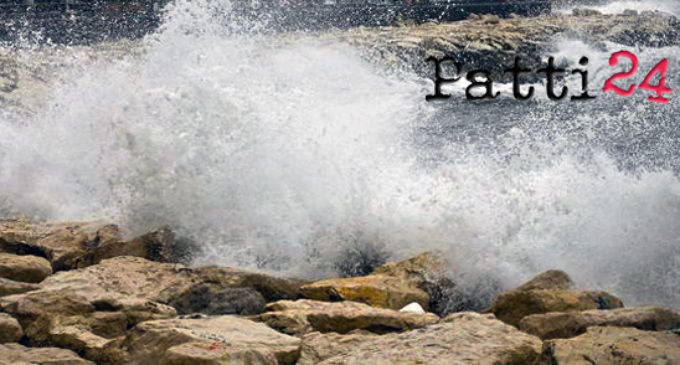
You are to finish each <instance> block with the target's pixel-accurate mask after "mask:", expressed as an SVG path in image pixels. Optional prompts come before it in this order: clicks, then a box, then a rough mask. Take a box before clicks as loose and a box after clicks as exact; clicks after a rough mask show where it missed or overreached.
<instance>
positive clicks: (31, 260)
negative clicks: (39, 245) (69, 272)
mask: <svg viewBox="0 0 680 365" xmlns="http://www.w3.org/2000/svg"><path fill="white" fill-rule="evenodd" d="M50 275H52V266H51V265H50V262H49V261H47V260H45V259H44V258H42V257H38V256H32V255H25V256H18V255H13V254H9V253H3V252H0V278H5V279H10V280H14V281H19V282H24V283H39V282H41V281H43V280H44V279H45V278H46V277H48V276H50Z"/></svg>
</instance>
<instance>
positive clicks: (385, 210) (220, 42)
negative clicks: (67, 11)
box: [0, 0, 680, 308]
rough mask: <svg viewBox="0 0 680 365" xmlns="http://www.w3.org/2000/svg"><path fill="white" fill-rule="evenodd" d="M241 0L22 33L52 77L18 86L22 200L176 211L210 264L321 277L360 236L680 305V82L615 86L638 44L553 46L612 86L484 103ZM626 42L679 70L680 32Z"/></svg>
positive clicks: (472, 282) (22, 52)
mask: <svg viewBox="0 0 680 365" xmlns="http://www.w3.org/2000/svg"><path fill="white" fill-rule="evenodd" d="M650 3H651V2H650ZM650 3H646V4H647V5H650ZM655 4H656V2H655ZM669 4H671V5H672V4H674V3H669ZM626 6H628V5H626ZM650 6H651V5H650ZM229 9H230V3H229V2H228V1H227V0H214V1H209V0H200V1H178V2H176V4H175V5H173V6H171V7H170V8H168V9H167V14H166V18H165V20H164V23H163V25H162V26H161V28H160V29H159V30H158V31H156V32H155V33H154V34H150V35H149V36H147V37H146V38H145V39H143V40H142V41H141V42H138V43H131V44H127V43H121V44H115V45H108V46H104V45H101V46H95V47H63V46H52V47H49V46H41V47H37V46H34V45H32V44H30V42H28V43H27V44H15V45H13V47H12V49H9V48H8V47H5V48H3V50H2V52H3V54H5V55H11V57H13V58H14V59H15V60H16V61H17V62H19V63H20V64H22V65H24V68H23V69H25V70H28V71H22V72H28V73H29V74H30V75H32V76H31V77H32V78H30V79H31V80H33V81H31V82H29V83H24V84H19V86H18V87H19V91H18V92H20V94H19V95H22V98H21V99H19V100H14V101H13V102H15V103H19V104H21V103H22V102H25V104H27V106H19V107H17V106H16V105H10V104H8V103H7V102H5V103H4V104H2V105H3V109H4V110H2V112H0V186H1V187H2V189H0V211H1V212H2V213H3V215H17V214H22V215H28V216H31V217H34V218H36V219H58V220H71V219H76V220H80V219H95V218H103V219H110V220H113V221H116V222H119V223H120V224H122V225H123V226H124V227H125V228H126V229H127V230H128V231H129V234H130V235H133V234H136V233H140V232H143V231H145V230H149V229H153V228H155V227H157V226H159V225H170V226H171V227H173V228H174V229H175V230H176V231H177V232H178V233H179V234H180V235H182V236H185V237H188V238H190V239H192V240H193V241H195V242H197V243H198V244H199V245H200V247H201V248H202V251H201V252H200V253H197V258H196V264H197V265H202V264H217V265H233V266H241V267H253V268H259V269H265V270H273V271H279V272H282V273H286V274H291V275H298V276H303V277H308V278H319V277H324V276H327V275H332V274H333V273H334V272H335V269H336V268H335V267H334V263H336V262H337V260H338V258H340V257H343V255H345V254H346V253H347V251H348V250H367V249H372V250H378V251H381V252H384V253H385V254H387V255H389V256H390V257H391V258H394V259H397V258H401V257H404V256H406V255H409V254H414V253H418V252H421V251H424V250H430V249H437V250H440V251H442V252H443V253H444V254H445V255H446V257H447V258H448V259H449V260H450V262H451V267H450V269H451V274H452V275H453V276H454V277H455V278H456V280H457V282H458V283H459V285H460V288H461V289H462V290H463V291H466V294H467V295H470V296H476V295H478V296H488V295H489V294H492V293H495V292H496V291H497V290H500V289H503V288H510V287H512V286H514V285H517V284H519V283H520V282H521V281H523V280H525V279H527V278H528V277H530V276H531V275H534V274H536V273H538V272H540V271H542V270H546V269H562V270H565V271H567V272H568V273H570V274H571V275H572V277H573V278H574V279H575V281H576V282H577V284H578V285H579V286H580V287H582V288H592V289H603V290H609V291H611V292H613V293H615V294H618V295H620V296H622V297H623V299H624V300H625V302H626V303H627V304H646V303H652V304H660V305H667V306H673V307H676V308H677V306H678V303H679V300H678V299H680V245H679V244H680V225H678V220H679V219H680V180H679V178H678V176H679V175H678V174H679V173H680V128H678V124H677V121H678V117H679V116H680V103H678V101H677V97H676V95H677V94H676V93H677V92H679V91H676V92H675V93H673V94H671V95H670V103H669V104H668V105H660V104H655V103H651V102H649V101H647V97H646V95H645V94H644V93H643V92H638V93H637V94H636V95H635V96H633V97H630V98H621V97H618V96H616V95H613V94H612V93H607V94H602V93H601V92H600V90H601V88H602V85H603V84H604V81H605V80H606V79H607V78H608V77H609V76H610V75H611V74H612V71H611V69H610V68H609V65H608V63H607V62H608V59H609V55H610V54H611V53H612V52H615V51H618V50H620V49H621V48H622V46H620V45H617V44H613V43H607V44H597V45H592V44H587V43H585V42H584V41H582V40H579V39H556V40H555V43H554V47H553V50H552V52H550V53H546V55H545V56H546V57H547V56H549V55H553V56H555V57H556V59H557V60H558V62H559V63H560V64H563V65H568V67H569V68H573V67H575V66H576V63H577V62H578V59H579V58H580V56H588V57H589V59H590V65H589V66H588V70H589V72H590V75H591V77H590V89H591V90H592V91H591V92H592V93H593V95H596V96H597V99H596V100H594V101H589V102H580V103H579V102H568V101H565V102H553V101H550V100H548V99H547V97H545V93H544V91H543V90H544V86H543V85H542V84H541V83H538V84H535V85H534V86H535V87H536V88H537V90H536V94H537V96H536V98H535V99H534V100H532V101H528V102H518V101H515V100H514V99H512V98H511V97H509V96H508V95H509V90H511V85H509V84H497V85H496V87H497V88H498V89H499V90H501V91H503V92H504V94H503V96H502V97H500V98H499V99H498V100H495V101H492V102H481V103H472V102H468V101H466V100H465V99H464V96H463V95H464V86H465V85H464V84H463V83H461V84H455V85H453V86H451V87H448V88H447V89H446V90H447V91H449V92H451V93H453V95H454V96H453V98H452V99H451V100H449V101H446V102H443V103H427V102H425V98H424V96H425V95H426V94H428V93H430V92H431V88H432V83H431V82H430V81H429V80H426V79H423V78H421V77H419V76H417V75H416V74H415V73H411V72H409V71H404V68H403V67H398V65H393V64H390V63H385V62H382V61H381V60H375V59H370V58H367V57H366V56H365V55H364V54H363V53H362V51H361V50H360V49H357V48H354V47H352V46H350V45H348V44H345V43H343V42H341V41H332V40H329V39H330V38H329V37H319V36H318V34H315V33H294V34H287V35H280V34H272V33H271V32H267V31H266V30H267V24H266V23H263V22H249V21H241V20H240V19H238V18H237V17H235V16H234V15H232V14H231V13H230V11H229ZM627 49H629V50H632V51H634V52H635V53H636V54H637V56H638V58H639V59H640V70H641V71H640V74H638V77H640V76H643V74H644V73H646V72H647V70H650V69H651V68H652V66H654V65H655V64H656V63H657V62H658V61H659V60H660V59H662V58H668V59H669V69H670V72H669V75H668V80H667V85H668V86H669V87H671V88H675V89H677V88H679V87H680V85H678V84H677V81H676V80H677V77H676V75H677V70H679V69H680V58H678V56H679V55H680V50H679V49H678V48H677V47H669V48H659V49H647V48H639V49H630V48H627ZM44 65H47V66H44ZM55 70H58V72H56V71H55ZM567 81H568V84H569V86H570V87H571V88H573V89H579V88H580V80H578V79H568V80H567ZM34 85H40V87H37V86H34ZM22 88H23V89H22Z"/></svg>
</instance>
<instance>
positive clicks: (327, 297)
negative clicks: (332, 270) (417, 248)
mask: <svg viewBox="0 0 680 365" xmlns="http://www.w3.org/2000/svg"><path fill="white" fill-rule="evenodd" d="M445 266H446V263H445V262H443V261H442V259H441V256H438V255H436V254H435V253H431V252H427V253H424V254H420V255H418V256H414V257H411V258H409V259H406V260H404V261H399V262H393V263H388V264H385V265H383V266H380V267H378V268H376V269H375V271H374V272H373V274H371V275H368V276H364V277H354V278H338V279H328V280H322V281H319V282H315V283H312V284H308V285H304V286H303V287H302V288H301V291H302V295H303V296H304V297H305V298H308V299H315V300H322V301H340V300H351V301H355V302H361V303H366V304H369V305H371V306H374V307H380V308H389V309H396V310H399V309H401V308H403V307H404V306H406V305H408V304H410V303H412V302H416V303H418V304H420V305H421V306H422V307H423V308H425V309H426V310H427V309H428V308H429V307H430V299H431V298H430V295H429V293H428V292H429V291H430V290H432V289H433V287H438V286H442V285H449V286H450V285H452V283H451V282H450V281H448V280H447V279H446V277H445V275H444V271H445Z"/></svg>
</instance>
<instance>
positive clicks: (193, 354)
mask: <svg viewBox="0 0 680 365" xmlns="http://www.w3.org/2000/svg"><path fill="white" fill-rule="evenodd" d="M161 363H162V364H164V365H195V364H201V365H222V364H224V365H227V364H251V365H278V363H279V362H278V361H277V360H276V356H275V355H274V353H273V352H272V351H267V349H264V348H260V349H250V348H248V347H231V346H228V345H225V344H223V343H206V342H189V343H185V344H181V345H178V346H173V347H171V348H169V349H168V350H167V351H166V353H165V357H164V358H163V359H162V360H161Z"/></svg>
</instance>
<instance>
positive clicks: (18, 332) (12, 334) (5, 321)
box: [0, 313, 24, 343]
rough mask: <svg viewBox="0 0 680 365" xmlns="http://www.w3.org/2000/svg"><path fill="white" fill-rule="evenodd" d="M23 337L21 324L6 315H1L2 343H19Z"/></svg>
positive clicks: (0, 339)
mask: <svg viewBox="0 0 680 365" xmlns="http://www.w3.org/2000/svg"><path fill="white" fill-rule="evenodd" d="M23 336H24V331H23V330H22V329H21V326H20V325H19V322H18V321H17V320H16V319H14V318H12V317H11V316H10V315H8V314H6V313H0V343H8V342H19V340H21V337H23Z"/></svg>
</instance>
